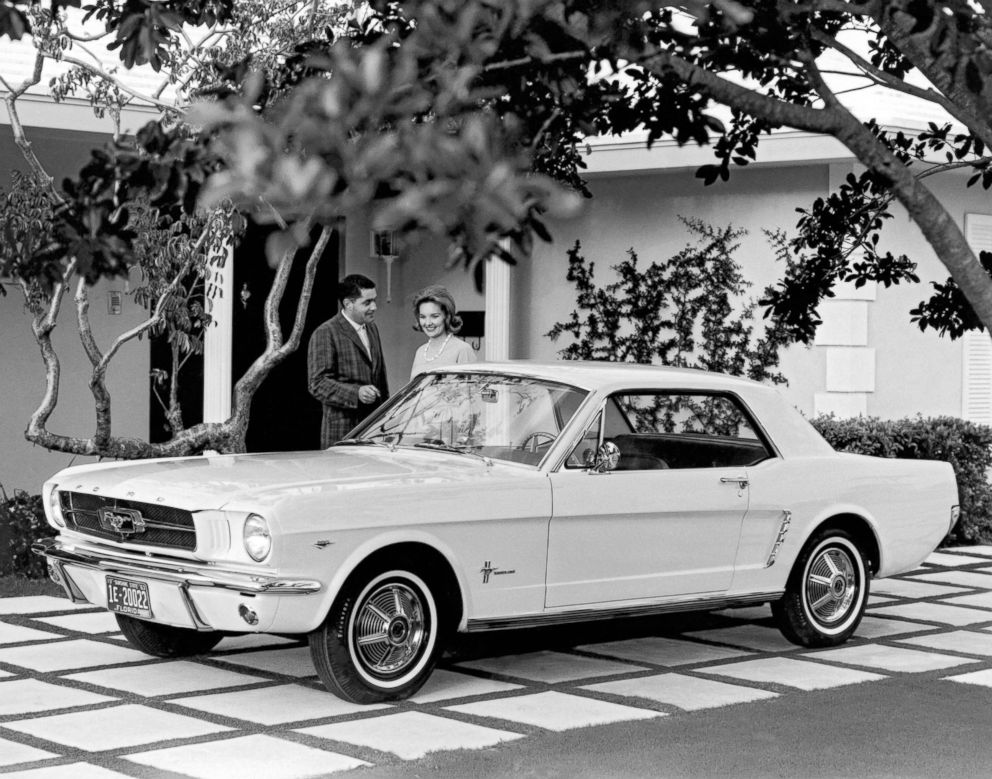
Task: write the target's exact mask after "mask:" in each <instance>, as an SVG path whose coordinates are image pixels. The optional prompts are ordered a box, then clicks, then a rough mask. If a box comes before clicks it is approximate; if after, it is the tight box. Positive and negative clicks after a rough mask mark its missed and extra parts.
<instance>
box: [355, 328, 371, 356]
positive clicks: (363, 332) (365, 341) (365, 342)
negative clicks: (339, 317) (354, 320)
mask: <svg viewBox="0 0 992 779" xmlns="http://www.w3.org/2000/svg"><path fill="white" fill-rule="evenodd" d="M358 337H359V338H361V339H362V346H364V347H365V353H366V354H367V355H368V356H369V358H370V359H371V357H372V345H371V344H370V343H369V333H368V330H367V329H366V328H365V325H360V326H359V327H358Z"/></svg>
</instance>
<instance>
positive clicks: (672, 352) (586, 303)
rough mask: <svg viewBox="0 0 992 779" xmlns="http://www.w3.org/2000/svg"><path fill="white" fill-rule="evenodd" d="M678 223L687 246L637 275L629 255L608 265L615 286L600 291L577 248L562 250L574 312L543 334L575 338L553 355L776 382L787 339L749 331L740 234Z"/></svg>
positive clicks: (751, 310)
mask: <svg viewBox="0 0 992 779" xmlns="http://www.w3.org/2000/svg"><path fill="white" fill-rule="evenodd" d="M682 221H683V222H684V224H685V225H686V226H687V227H688V228H689V230H690V232H691V233H692V234H694V235H695V237H696V241H695V243H694V244H688V245H687V246H686V247H685V248H684V249H683V250H682V251H681V252H679V253H678V254H675V255H674V256H672V257H670V258H668V259H666V260H662V261H655V262H652V263H651V264H649V265H648V266H647V267H645V268H643V269H642V268H640V267H638V257H637V254H636V253H635V252H634V250H633V249H631V250H630V251H629V252H628V257H627V259H626V260H624V261H623V262H621V263H619V264H617V265H614V266H612V270H613V272H614V273H615V274H616V277H617V280H616V281H614V282H612V283H610V284H607V285H606V286H603V287H600V286H598V285H597V284H596V282H595V278H594V272H595V263H593V262H587V261H586V259H585V257H584V256H583V255H582V254H581V246H580V245H579V243H578V242H576V244H575V246H574V247H573V248H572V249H571V250H569V252H568V273H567V278H568V280H569V281H570V282H572V283H573V284H574V285H575V288H576V304H577V307H578V310H577V311H573V312H572V314H571V317H570V319H569V320H568V321H567V322H559V323H557V324H556V325H555V326H554V327H553V328H552V329H551V330H550V332H548V336H549V337H550V338H551V340H553V341H557V340H558V338H559V337H561V336H562V335H566V334H567V335H570V336H571V337H572V338H573V339H575V340H574V341H573V343H570V344H568V346H566V347H565V348H564V349H562V350H561V351H559V354H560V355H561V356H562V357H564V358H565V359H570V360H607V361H611V362H637V363H648V364H650V363H655V364H658V363H660V364H662V365H675V366H681V367H689V368H702V369H704V370H709V371H717V372H719V373H729V374H732V375H735V376H747V377H749V378H752V379H755V380H756V381H766V380H767V381H772V382H775V383H783V382H784V381H785V379H784V378H783V377H782V375H781V374H780V373H778V372H776V371H775V368H776V367H777V366H778V360H779V349H780V348H781V347H783V346H785V345H786V344H787V343H789V339H788V338H787V337H786V335H785V333H784V331H783V330H781V329H779V328H776V327H766V328H764V330H763V331H761V332H756V329H755V328H756V323H755V321H754V320H755V316H754V315H755V303H754V302H753V301H752V300H745V299H744V297H743V296H744V295H745V293H746V292H747V290H748V288H749V287H750V286H751V285H750V283H749V282H748V281H747V280H746V279H745V278H744V275H743V273H742V271H741V266H740V265H739V264H738V263H737V262H736V261H735V260H734V258H733V255H734V252H735V251H736V250H737V249H738V247H739V244H738V239H739V238H740V237H741V236H742V235H744V233H745V231H743V230H740V229H735V228H733V227H732V226H728V227H725V228H723V229H714V228H712V227H710V226H708V225H706V224H704V223H703V222H701V221H699V220H696V219H683V220H682ZM580 312H582V313H580Z"/></svg>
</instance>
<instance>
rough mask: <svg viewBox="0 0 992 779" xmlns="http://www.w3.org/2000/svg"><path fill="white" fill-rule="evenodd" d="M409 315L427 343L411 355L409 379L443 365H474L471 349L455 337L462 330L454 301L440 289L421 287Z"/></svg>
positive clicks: (473, 353) (460, 319) (437, 287)
mask: <svg viewBox="0 0 992 779" xmlns="http://www.w3.org/2000/svg"><path fill="white" fill-rule="evenodd" d="M413 316H414V319H415V320H416V322H417V324H416V325H415V326H414V330H419V331H420V332H422V333H423V334H424V335H426V336H427V343H425V344H424V345H423V346H421V347H419V348H418V349H417V351H416V353H415V354H414V356H413V370H411V371H410V378H411V379H412V378H413V377H414V376H416V375H417V374H418V373H422V372H423V371H426V370H428V369H430V368H439V367H442V366H445V365H456V364H459V363H466V362H475V361H476V357H475V350H474V349H473V348H472V347H471V346H470V345H469V344H467V343H466V342H465V341H463V340H462V339H461V338H456V337H455V334H456V333H457V332H458V331H459V330H461V329H462V318H461V317H460V316H458V309H457V308H456V307H455V300H454V298H452V297H451V293H449V292H448V290H446V289H445V288H444V287H440V286H436V285H434V286H430V287H425V288H424V289H422V290H420V292H418V293H417V295H416V297H415V298H414V300H413Z"/></svg>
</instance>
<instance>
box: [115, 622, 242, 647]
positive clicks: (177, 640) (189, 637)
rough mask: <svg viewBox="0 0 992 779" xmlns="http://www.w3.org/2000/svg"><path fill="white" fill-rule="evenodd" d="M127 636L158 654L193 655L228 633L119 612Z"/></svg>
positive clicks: (119, 625) (120, 625)
mask: <svg viewBox="0 0 992 779" xmlns="http://www.w3.org/2000/svg"><path fill="white" fill-rule="evenodd" d="M114 616H115V617H117V625H118V627H120V629H121V633H123V634H124V638H126V639H127V640H128V642H129V643H130V644H131V645H132V646H133V647H134V648H135V649H140V650H141V651H142V652H144V653H145V654H147V655H153V656H155V657H189V656H190V655H202V654H206V653H207V652H209V651H210V650H211V649H213V648H214V647H215V646H217V643H218V642H219V641H220V640H221V639H222V638H223V637H224V634H223V633H218V632H217V631H213V630H209V631H202V630H190V629H189V628H177V627H173V626H172V625H160V624H158V623H157V622H146V621H145V620H143V619H135V618H134V617H129V616H127V615H126V614H115V615H114Z"/></svg>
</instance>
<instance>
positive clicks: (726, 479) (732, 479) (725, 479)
mask: <svg viewBox="0 0 992 779" xmlns="http://www.w3.org/2000/svg"><path fill="white" fill-rule="evenodd" d="M720 483H721V484H736V485H737V486H738V488H740V489H744V488H745V487H747V485H748V484H750V483H751V482H750V480H749V479H748V478H747V476H721V477H720Z"/></svg>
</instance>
